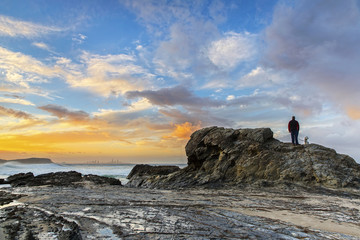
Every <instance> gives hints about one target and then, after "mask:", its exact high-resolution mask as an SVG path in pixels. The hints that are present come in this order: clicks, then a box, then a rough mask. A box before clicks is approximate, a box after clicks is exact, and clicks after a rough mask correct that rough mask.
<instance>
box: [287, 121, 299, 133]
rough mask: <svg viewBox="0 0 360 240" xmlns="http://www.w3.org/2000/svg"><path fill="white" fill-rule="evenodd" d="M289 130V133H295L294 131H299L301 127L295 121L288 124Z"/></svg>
mask: <svg viewBox="0 0 360 240" xmlns="http://www.w3.org/2000/svg"><path fill="white" fill-rule="evenodd" d="M288 130H289V132H293V131H299V130H300V125H299V122H298V121H296V120H295V119H294V120H291V121H290V122H289V124H288Z"/></svg>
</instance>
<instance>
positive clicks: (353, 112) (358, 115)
mask: <svg viewBox="0 0 360 240" xmlns="http://www.w3.org/2000/svg"><path fill="white" fill-rule="evenodd" d="M346 112H347V114H348V115H349V117H350V118H352V119H354V120H358V119H360V108H359V107H354V106H352V107H348V108H346Z"/></svg>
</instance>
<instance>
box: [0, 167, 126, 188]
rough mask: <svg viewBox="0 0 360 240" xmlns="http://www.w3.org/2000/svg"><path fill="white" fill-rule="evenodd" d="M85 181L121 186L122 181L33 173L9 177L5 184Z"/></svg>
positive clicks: (73, 182) (66, 184)
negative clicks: (36, 174)
mask: <svg viewBox="0 0 360 240" xmlns="http://www.w3.org/2000/svg"><path fill="white" fill-rule="evenodd" d="M84 181H90V182H93V183H95V184H107V185H121V182H120V180H118V179H115V178H108V177H102V176H96V175H92V174H90V175H85V176H82V175H81V173H78V172H75V171H70V172H55V173H46V174H41V175H38V176H34V174H33V173H31V172H29V173H18V174H15V175H12V176H10V177H8V178H7V179H6V182H5V183H7V184H10V185H11V186H12V187H21V186H42V185H50V186H70V185H73V184H75V183H78V182H84Z"/></svg>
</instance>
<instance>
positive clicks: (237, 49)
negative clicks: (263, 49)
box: [208, 32, 257, 69]
mask: <svg viewBox="0 0 360 240" xmlns="http://www.w3.org/2000/svg"><path fill="white" fill-rule="evenodd" d="M256 53H257V49H256V36H255V35H253V34H250V33H247V32H245V33H243V34H241V33H235V32H228V33H225V35H224V37H223V38H221V39H219V40H216V41H213V42H212V43H211V44H210V46H209V48H208V56H209V59H210V60H211V62H212V63H213V64H215V65H216V66H218V67H219V68H223V69H232V68H234V67H236V66H237V65H238V64H239V63H242V62H245V61H249V60H251V59H252V58H254V56H255V55H256Z"/></svg>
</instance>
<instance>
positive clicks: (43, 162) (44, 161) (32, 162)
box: [0, 158, 53, 164]
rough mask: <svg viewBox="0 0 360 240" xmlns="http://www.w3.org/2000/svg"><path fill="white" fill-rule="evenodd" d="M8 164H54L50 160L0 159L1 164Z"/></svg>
mask: <svg viewBox="0 0 360 240" xmlns="http://www.w3.org/2000/svg"><path fill="white" fill-rule="evenodd" d="M7 162H17V163H22V164H48V163H53V162H52V161H51V160H50V159H49V158H25V159H14V160H3V159H0V164H2V163H7Z"/></svg>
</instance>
